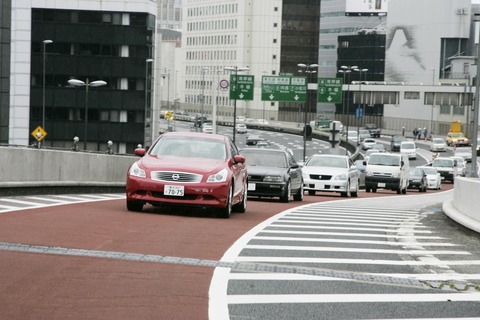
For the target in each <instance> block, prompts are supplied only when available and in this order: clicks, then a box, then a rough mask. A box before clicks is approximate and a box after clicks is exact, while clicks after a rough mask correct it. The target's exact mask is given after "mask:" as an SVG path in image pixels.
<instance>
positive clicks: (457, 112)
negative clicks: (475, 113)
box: [453, 106, 465, 116]
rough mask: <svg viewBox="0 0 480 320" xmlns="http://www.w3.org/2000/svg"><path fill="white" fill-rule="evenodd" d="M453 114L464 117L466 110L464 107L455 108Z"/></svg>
mask: <svg viewBox="0 0 480 320" xmlns="http://www.w3.org/2000/svg"><path fill="white" fill-rule="evenodd" d="M453 114H454V115H458V116H463V115H464V114H465V108H464V107H463V106H453Z"/></svg>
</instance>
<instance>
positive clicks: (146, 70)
mask: <svg viewBox="0 0 480 320" xmlns="http://www.w3.org/2000/svg"><path fill="white" fill-rule="evenodd" d="M149 63H153V59H146V60H145V111H144V117H143V119H144V124H143V128H144V129H143V145H144V146H146V145H147V124H148V120H147V119H148V117H147V115H148V113H149V112H148V64H149ZM150 120H151V121H150V122H152V123H151V124H150V130H151V131H153V125H152V124H153V121H152V115H151V114H150Z"/></svg>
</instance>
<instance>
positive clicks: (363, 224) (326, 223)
mask: <svg viewBox="0 0 480 320" xmlns="http://www.w3.org/2000/svg"><path fill="white" fill-rule="evenodd" d="M287 223H288V224H291V225H295V226H298V225H303V226H305V225H308V226H311V225H312V226H317V225H320V226H324V225H341V226H362V227H386V228H390V227H392V224H389V223H360V222H352V223H350V222H341V221H335V222H328V221H323V222H321V223H320V222H319V223H315V222H310V221H309V222H308V223H307V222H305V223H301V222H288V221H286V219H279V221H278V222H276V223H274V224H273V225H277V224H287ZM396 225H399V224H398V223H396ZM415 228H419V229H426V227H424V226H420V227H415Z"/></svg>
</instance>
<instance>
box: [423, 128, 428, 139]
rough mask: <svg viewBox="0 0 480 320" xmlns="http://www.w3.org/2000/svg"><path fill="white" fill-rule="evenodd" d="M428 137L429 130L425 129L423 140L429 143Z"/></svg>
mask: <svg viewBox="0 0 480 320" xmlns="http://www.w3.org/2000/svg"><path fill="white" fill-rule="evenodd" d="M427 135H428V130H427V128H423V139H424V140H425V142H427Z"/></svg>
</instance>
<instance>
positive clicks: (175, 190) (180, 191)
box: [163, 185, 185, 197]
mask: <svg viewBox="0 0 480 320" xmlns="http://www.w3.org/2000/svg"><path fill="white" fill-rule="evenodd" d="M163 194H164V195H166V196H174V197H183V196H184V195H185V187H184V186H172V185H166V186H165V189H164V190H163Z"/></svg>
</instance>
